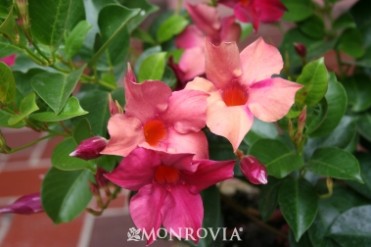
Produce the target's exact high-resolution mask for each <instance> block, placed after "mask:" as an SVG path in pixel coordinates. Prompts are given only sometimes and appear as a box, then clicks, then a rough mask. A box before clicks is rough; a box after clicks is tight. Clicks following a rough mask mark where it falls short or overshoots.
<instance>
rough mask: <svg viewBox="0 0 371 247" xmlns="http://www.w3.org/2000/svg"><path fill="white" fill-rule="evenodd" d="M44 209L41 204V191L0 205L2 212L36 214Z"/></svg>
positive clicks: (0, 212)
mask: <svg viewBox="0 0 371 247" xmlns="http://www.w3.org/2000/svg"><path fill="white" fill-rule="evenodd" d="M42 211H44V210H43V208H42V205H41V196H40V193H33V194H30V195H24V196H22V197H20V198H18V199H17V200H16V201H15V202H13V203H12V204H10V205H8V206H5V207H0V214H3V213H13V214H34V213H39V212H42Z"/></svg>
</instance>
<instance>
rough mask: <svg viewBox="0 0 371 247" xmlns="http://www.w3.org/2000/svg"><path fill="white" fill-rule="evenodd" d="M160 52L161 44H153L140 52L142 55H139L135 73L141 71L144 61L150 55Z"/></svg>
mask: <svg viewBox="0 0 371 247" xmlns="http://www.w3.org/2000/svg"><path fill="white" fill-rule="evenodd" d="M160 52H161V46H153V47H151V48H149V49H146V50H144V51H143V52H142V53H141V54H140V56H139V57H138V59H137V61H136V63H135V66H134V71H135V74H138V73H139V69H140V67H141V66H142V63H143V62H144V60H146V59H147V58H148V57H149V56H151V55H153V54H156V53H160Z"/></svg>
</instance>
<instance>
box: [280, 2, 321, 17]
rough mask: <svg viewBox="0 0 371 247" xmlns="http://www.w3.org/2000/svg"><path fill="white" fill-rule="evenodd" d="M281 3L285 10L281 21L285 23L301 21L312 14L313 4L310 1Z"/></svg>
mask: <svg viewBox="0 0 371 247" xmlns="http://www.w3.org/2000/svg"><path fill="white" fill-rule="evenodd" d="M282 3H283V4H284V5H285V6H286V8H287V11H286V12H285V14H284V16H283V19H284V20H287V21H302V20H304V19H306V18H308V17H309V16H311V15H312V14H313V12H314V6H313V3H312V1H310V0H300V1H297V0H282Z"/></svg>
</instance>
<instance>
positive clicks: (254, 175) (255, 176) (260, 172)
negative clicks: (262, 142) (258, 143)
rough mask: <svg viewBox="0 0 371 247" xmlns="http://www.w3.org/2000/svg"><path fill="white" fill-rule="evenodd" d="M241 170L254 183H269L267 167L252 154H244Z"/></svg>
mask: <svg viewBox="0 0 371 247" xmlns="http://www.w3.org/2000/svg"><path fill="white" fill-rule="evenodd" d="M241 171H242V173H243V175H244V176H245V177H246V178H247V180H249V181H250V183H252V184H266V183H268V180H267V179H268V174H267V168H266V167H265V166H264V165H263V164H261V163H260V161H259V160H258V159H257V158H255V157H254V156H252V155H248V156H244V157H243V158H242V159H241Z"/></svg>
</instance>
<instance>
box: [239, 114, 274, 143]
mask: <svg viewBox="0 0 371 247" xmlns="http://www.w3.org/2000/svg"><path fill="white" fill-rule="evenodd" d="M277 136H278V130H277V126H276V125H275V124H273V123H267V122H263V121H260V120H259V119H254V123H253V125H252V127H251V129H250V130H249V132H248V133H247V135H246V136H245V138H244V139H243V141H244V142H245V143H246V144H248V145H252V144H254V143H255V142H256V141H258V140H259V139H268V138H269V139H275V138H276V137H277Z"/></svg>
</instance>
